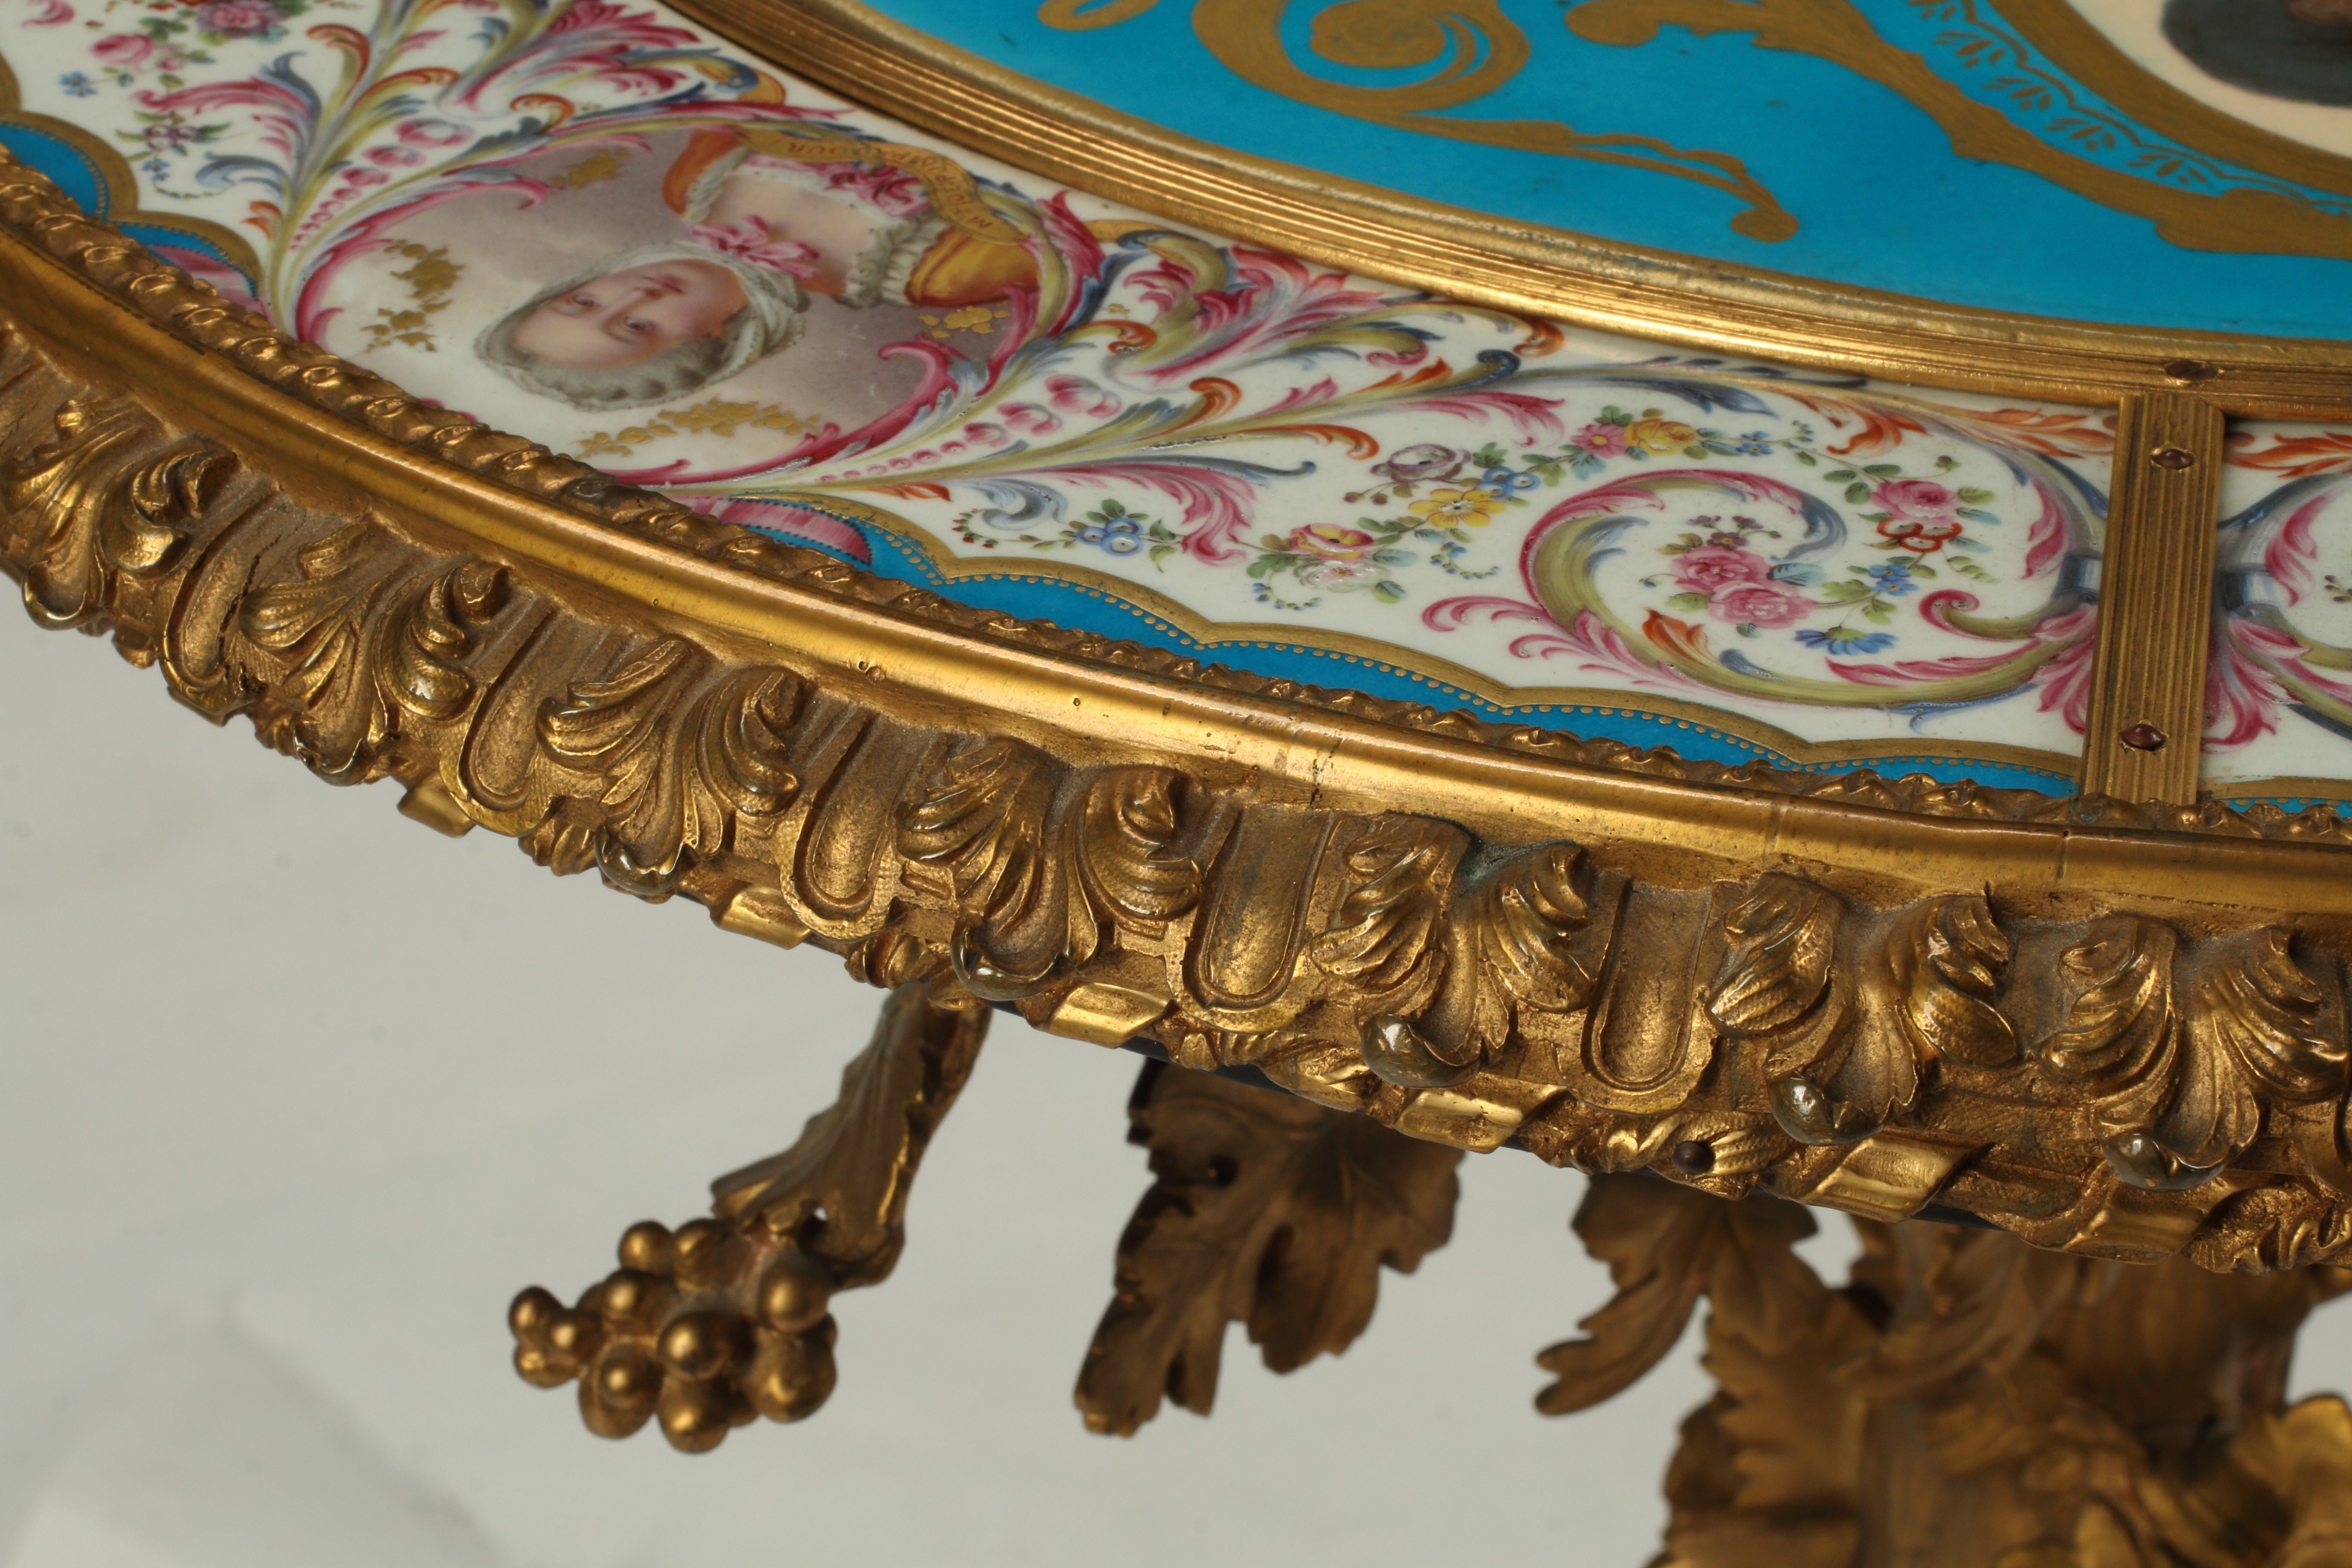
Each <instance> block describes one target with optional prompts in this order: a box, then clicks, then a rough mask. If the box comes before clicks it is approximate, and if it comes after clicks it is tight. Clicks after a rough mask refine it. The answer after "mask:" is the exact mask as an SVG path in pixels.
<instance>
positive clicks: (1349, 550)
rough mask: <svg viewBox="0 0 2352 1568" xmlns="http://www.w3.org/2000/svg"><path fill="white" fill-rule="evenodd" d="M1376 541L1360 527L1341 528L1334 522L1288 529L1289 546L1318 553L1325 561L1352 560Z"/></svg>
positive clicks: (1302, 551)
mask: <svg viewBox="0 0 2352 1568" xmlns="http://www.w3.org/2000/svg"><path fill="white" fill-rule="evenodd" d="M1375 542H1376V541H1375V540H1374V539H1373V538H1372V536H1371V535H1370V534H1369V533H1366V532H1365V531H1363V530H1362V529H1360V528H1342V527H1340V526H1339V524H1338V523H1336V522H1310V523H1308V524H1307V526H1306V527H1304V528H1294V529H1292V530H1291V531H1290V547H1291V548H1292V549H1293V550H1296V551H1298V552H1300V553H1302V554H1307V555H1320V556H1322V557H1323V558H1324V559H1325V560H1327V561H1353V560H1355V559H1356V558H1357V557H1359V556H1360V555H1362V554H1363V553H1364V552H1366V551H1368V550H1370V548H1371V547H1372V545H1373V544H1374V543H1375Z"/></svg>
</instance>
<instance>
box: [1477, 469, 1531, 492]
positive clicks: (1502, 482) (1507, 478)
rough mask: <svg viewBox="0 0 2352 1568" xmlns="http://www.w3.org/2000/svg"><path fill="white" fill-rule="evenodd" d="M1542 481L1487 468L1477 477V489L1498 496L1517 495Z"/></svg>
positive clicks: (1506, 470) (1505, 470)
mask: <svg viewBox="0 0 2352 1568" xmlns="http://www.w3.org/2000/svg"><path fill="white" fill-rule="evenodd" d="M1541 483H1543V481H1542V480H1541V479H1538V478H1536V477H1535V475H1533V474H1522V473H1517V472H1515V471H1513V470H1512V469H1509V468H1488V469H1487V470H1486V472H1485V473H1484V474H1482V475H1480V476H1479V479H1478V485H1479V488H1480V489H1485V490H1487V491H1489V492H1491V493H1493V494H1495V495H1498V496H1510V495H1517V493H1518V492H1519V491H1521V490H1531V489H1535V488H1536V487H1537V486H1538V485H1539V484H1541Z"/></svg>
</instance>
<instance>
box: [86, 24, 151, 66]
mask: <svg viewBox="0 0 2352 1568" xmlns="http://www.w3.org/2000/svg"><path fill="white" fill-rule="evenodd" d="M154 52H155V40H154V39H152V38H151V37H146V36H145V35H143V34H141V33H109V34H108V35H107V36H106V37H102V38H100V39H99V40H98V42H96V43H94V44H92V45H90V47H89V58H92V59H94V60H96V61H97V62H98V63H99V64H100V65H102V66H108V67H110V68H113V69H115V70H126V71H128V70H137V69H138V68H140V67H141V66H142V65H144V64H146V63H147V57H148V56H150V55H152V54H153V53H154Z"/></svg>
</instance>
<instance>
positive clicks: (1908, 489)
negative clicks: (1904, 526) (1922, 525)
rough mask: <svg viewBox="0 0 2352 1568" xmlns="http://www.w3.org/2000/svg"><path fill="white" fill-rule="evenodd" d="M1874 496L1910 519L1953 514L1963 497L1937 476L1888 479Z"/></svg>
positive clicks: (1934, 518) (1927, 519)
mask: <svg viewBox="0 0 2352 1568" xmlns="http://www.w3.org/2000/svg"><path fill="white" fill-rule="evenodd" d="M1870 499H1871V500H1874V501H1876V502H1877V503H1878V504H1879V505H1880V506H1882V507H1884V508H1885V509H1886V511H1887V513H1888V514H1889V515H1890V516H1894V517H1899V518H1902V519H1903V520H1904V521H1906V522H1934V521H1938V520H1940V519H1943V518H1948V517H1949V516H1951V515H1952V511H1953V509H1955V508H1956V507H1958V505H1959V504H1960V498H1959V497H1958V496H1956V495H1954V494H1953V493H1952V492H1951V491H1950V490H1948V489H1945V488H1944V487H1943V486H1941V485H1939V484H1937V483H1936V481H1935V480H1933V479H1888V480H1886V481H1885V483H1883V484H1881V485H1879V486H1878V487H1877V488H1876V489H1873V490H1872V491H1871V492H1870Z"/></svg>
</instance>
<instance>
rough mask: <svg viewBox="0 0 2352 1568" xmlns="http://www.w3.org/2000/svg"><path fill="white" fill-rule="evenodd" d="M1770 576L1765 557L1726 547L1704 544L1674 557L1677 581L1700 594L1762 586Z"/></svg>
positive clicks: (1723, 545) (1725, 545)
mask: <svg viewBox="0 0 2352 1568" xmlns="http://www.w3.org/2000/svg"><path fill="white" fill-rule="evenodd" d="M1767 576H1769V568H1768V567H1766V565H1765V564H1764V558H1763V557H1762V556H1760V555H1752V554H1750V553H1749V552H1747V551H1745V550H1734V549H1732V548H1731V547H1730V546H1729V545H1727V544H1702V545H1700V546H1699V547H1698V548H1697V549H1696V550H1685V551H1684V552H1682V553H1681V554H1680V555H1677V556H1676V557H1675V582H1677V583H1679V584H1682V585H1683V586H1684V587H1685V588H1688V589H1691V590H1693V591H1694V592H1696V593H1701V594H1712V593H1714V592H1715V591H1716V590H1717V588H1725V587H1729V586H1730V585H1731V584H1735V583H1761V582H1763V581H1764V580H1765V578H1766V577H1767Z"/></svg>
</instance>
